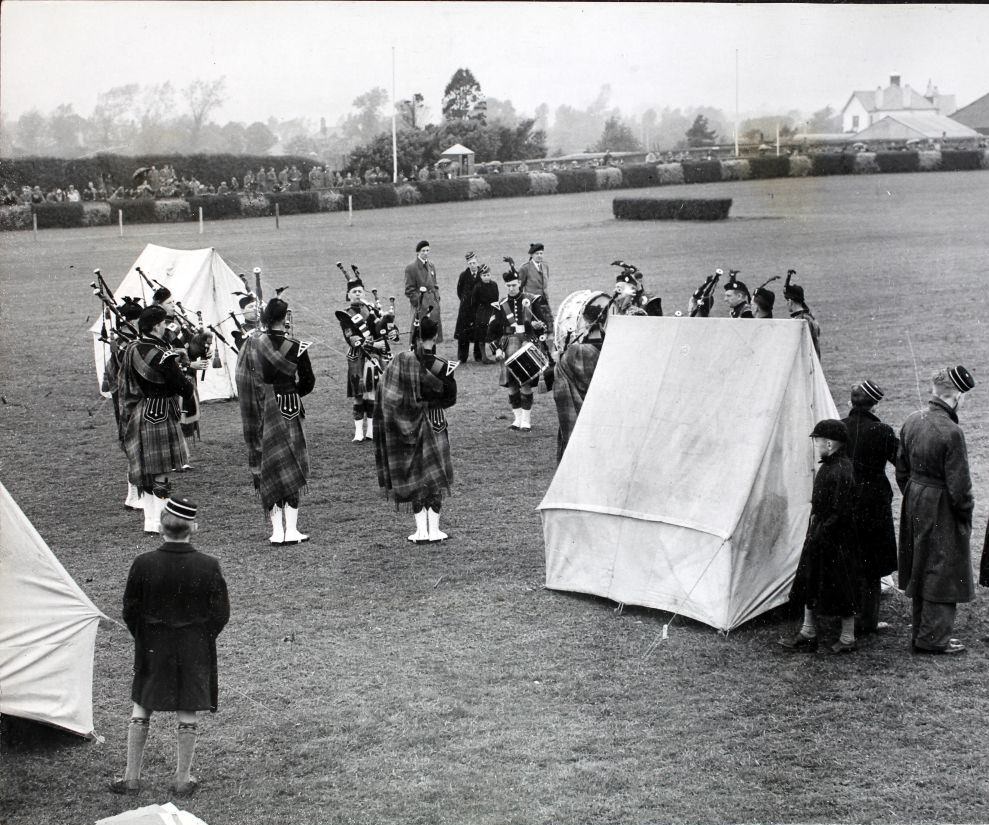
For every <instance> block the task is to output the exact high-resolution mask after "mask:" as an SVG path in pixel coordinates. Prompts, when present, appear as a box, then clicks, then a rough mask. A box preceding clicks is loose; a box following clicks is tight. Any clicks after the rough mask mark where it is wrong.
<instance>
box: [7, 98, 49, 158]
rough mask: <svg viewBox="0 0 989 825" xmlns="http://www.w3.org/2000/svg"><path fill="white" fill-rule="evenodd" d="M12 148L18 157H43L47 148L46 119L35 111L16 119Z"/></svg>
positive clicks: (32, 110)
mask: <svg viewBox="0 0 989 825" xmlns="http://www.w3.org/2000/svg"><path fill="white" fill-rule="evenodd" d="M15 134H16V137H15V138H14V146H15V147H16V149H17V154H19V155H43V154H46V153H47V151H48V148H49V145H50V144H49V140H48V118H46V117H45V116H44V115H43V114H41V112H39V111H38V110H37V109H31V110H30V111H28V112H25V113H24V114H23V115H21V116H20V117H19V118H18V119H17V129H16V131H15Z"/></svg>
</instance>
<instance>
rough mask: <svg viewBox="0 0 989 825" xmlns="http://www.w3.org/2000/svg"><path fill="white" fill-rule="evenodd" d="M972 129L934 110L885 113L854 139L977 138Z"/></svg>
mask: <svg viewBox="0 0 989 825" xmlns="http://www.w3.org/2000/svg"><path fill="white" fill-rule="evenodd" d="M977 137H979V133H978V132H976V131H975V130H974V129H971V128H969V127H968V126H965V125H964V124H962V123H959V122H958V121H956V120H952V119H951V118H950V117H945V116H944V115H939V114H937V113H935V112H908V113H903V114H893V115H886V116H885V117H884V118H882V120H879V121H877V122H876V123H873V124H872V125H871V126H867V127H866V128H865V129H863V130H862V131H861V132H858V133H857V134H856V135H855V138H854V139H855V140H910V139H911V138H930V139H933V140H939V139H941V138H947V139H949V140H958V139H963V138H977Z"/></svg>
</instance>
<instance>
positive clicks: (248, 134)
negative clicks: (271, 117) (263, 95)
mask: <svg viewBox="0 0 989 825" xmlns="http://www.w3.org/2000/svg"><path fill="white" fill-rule="evenodd" d="M276 143H278V138H277V137H275V135H274V133H273V132H272V131H271V129H269V128H268V127H267V126H265V125H264V124H263V123H261V121H259V120H256V121H254V123H252V124H251V125H250V126H248V127H247V128H246V129H245V130H244V151H245V152H246V153H247V154H249V155H263V154H264V153H265V152H267V151H268V150H269V149H270V148H271V147H272V146H274V145H275V144H276Z"/></svg>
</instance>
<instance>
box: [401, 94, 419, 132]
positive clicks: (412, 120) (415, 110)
mask: <svg viewBox="0 0 989 825" xmlns="http://www.w3.org/2000/svg"><path fill="white" fill-rule="evenodd" d="M395 108H396V110H397V111H398V116H399V117H400V118H401V119H402V125H403V126H406V127H408V128H409V129H421V128H422V126H423V123H424V122H425V120H426V99H425V98H424V97H423V96H422V94H421V93H419V92H416V93H415V94H414V95H412V97H410V98H409V99H408V100H400V101H398V103H396V104H395Z"/></svg>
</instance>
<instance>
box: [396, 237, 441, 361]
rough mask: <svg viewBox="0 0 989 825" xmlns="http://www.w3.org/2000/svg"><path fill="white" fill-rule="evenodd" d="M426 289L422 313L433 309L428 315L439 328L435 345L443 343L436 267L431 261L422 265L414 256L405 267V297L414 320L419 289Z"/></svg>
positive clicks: (417, 257)
mask: <svg viewBox="0 0 989 825" xmlns="http://www.w3.org/2000/svg"><path fill="white" fill-rule="evenodd" d="M423 286H424V287H426V292H425V294H424V295H423V297H422V311H423V313H424V314H425V312H426V310H427V309H428V308H429V307H432V308H433V311H432V314H431V315H430V317H431V318H433V319H434V320H435V321H436V323H437V324H438V326H439V329H438V330H437V331H436V343H437V344H442V343H443V322H442V321H441V319H440V287H439V283H438V282H437V280H436V267H435V266H433V262H432V261H426V263H423V262H422V261H421V260H419V256H418V255H416V259H415V260H414V261H413V262H412V263H410V264H409V265H408V266H407V267H405V297H406V298H408V299H409V306H410V307H411V309H412V317H413V318H415V314H416V307H417V306H418V304H419V295H420V294H421V293H420V292H419V287H423Z"/></svg>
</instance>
